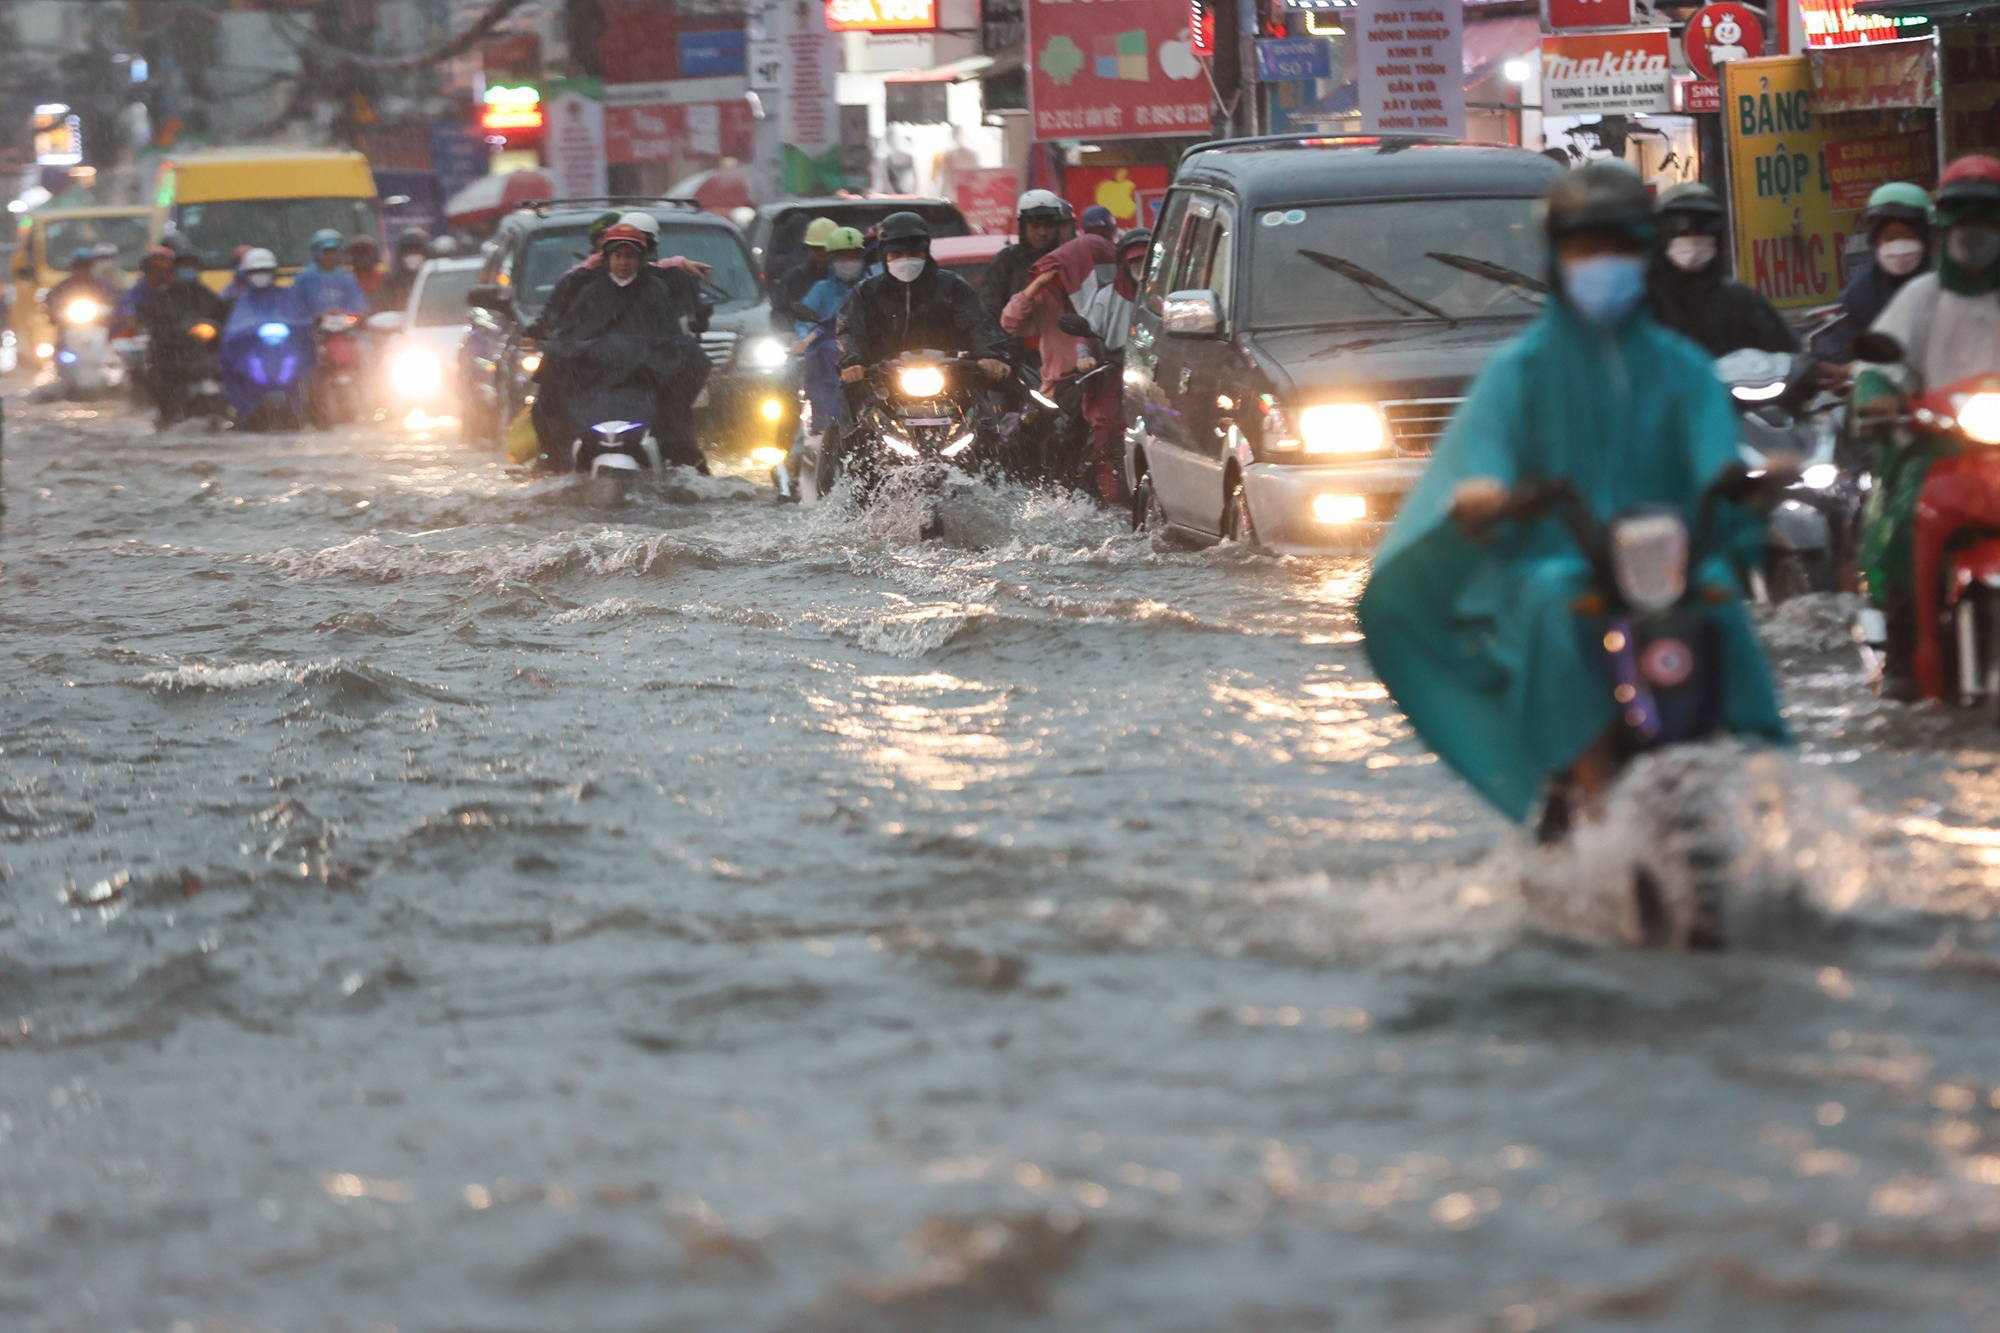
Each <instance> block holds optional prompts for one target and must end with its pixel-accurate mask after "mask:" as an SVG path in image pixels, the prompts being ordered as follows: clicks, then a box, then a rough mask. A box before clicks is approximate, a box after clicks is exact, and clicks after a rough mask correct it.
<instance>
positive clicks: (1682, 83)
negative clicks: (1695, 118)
mask: <svg viewBox="0 0 2000 1333" xmlns="http://www.w3.org/2000/svg"><path fill="white" fill-rule="evenodd" d="M1674 110H1676V111H1680V112H1685V113H1687V114H1690V115H1694V114H1699V113H1702V112H1714V111H1720V110H1722V85H1721V84H1719V83H1710V82H1709V81H1708V80H1707V79H1675V80H1674Z"/></svg>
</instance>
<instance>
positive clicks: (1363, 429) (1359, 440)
mask: <svg viewBox="0 0 2000 1333" xmlns="http://www.w3.org/2000/svg"><path fill="white" fill-rule="evenodd" d="M1299 439H1300V440H1302V441H1303V442H1304V443H1305V447H1306V452H1307V453H1309V454H1350V455H1352V454H1375V453H1380V452H1382V449H1383V446H1384V445H1386V444H1387V443H1388V440H1389V427H1388V423H1386V422H1385V421H1383V420H1382V414H1381V413H1380V412H1378V411H1376V410H1375V409H1374V408H1373V407H1371V406H1369V405H1368V404H1367V403H1321V404H1319V405H1317V406H1314V407H1308V408H1307V409H1306V410H1305V411H1303V412H1301V413H1299Z"/></svg>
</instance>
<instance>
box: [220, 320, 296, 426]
mask: <svg viewBox="0 0 2000 1333" xmlns="http://www.w3.org/2000/svg"><path fill="white" fill-rule="evenodd" d="M220 366H221V371H222V396H223V398H224V399H225V400H226V401H227V402H228V404H229V410H230V414H231V415H232V416H233V417H234V418H235V420H236V425H237V428H238V429H241V430H272V429H295V428H297V427H299V426H302V425H304V424H305V419H306V385H307V382H308V381H309V380H310V378H311V374H312V366H313V326H312V324H311V323H310V322H309V321H303V320H281V319H272V320H266V321H264V322H263V323H261V324H249V323H244V324H240V325H238V326H237V327H236V328H234V329H230V330H227V331H225V332H224V334H223V337H222V345H221V353H220Z"/></svg>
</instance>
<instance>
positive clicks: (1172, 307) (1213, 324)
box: [1162, 290, 1222, 338]
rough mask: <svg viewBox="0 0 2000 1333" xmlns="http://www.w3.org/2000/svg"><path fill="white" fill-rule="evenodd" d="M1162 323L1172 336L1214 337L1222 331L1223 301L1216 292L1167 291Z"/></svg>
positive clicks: (1170, 336)
mask: <svg viewBox="0 0 2000 1333" xmlns="http://www.w3.org/2000/svg"><path fill="white" fill-rule="evenodd" d="M1162 322H1163V323H1164V325H1165V327H1166V332H1167V336H1168V337H1169V338H1213V337H1215V336H1216V335H1217V334H1219V333H1221V332H1222V302H1221V300H1220V299H1218V298H1217V296H1216V294H1215V293H1214V292H1204V291H1194V290H1189V291H1182V292H1168V293H1167V303H1166V307H1165V311H1164V314H1163V315H1162Z"/></svg>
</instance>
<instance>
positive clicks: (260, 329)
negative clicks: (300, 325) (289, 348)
mask: <svg viewBox="0 0 2000 1333" xmlns="http://www.w3.org/2000/svg"><path fill="white" fill-rule="evenodd" d="M291 336H292V330H291V326H290V325H288V324H284V323H281V322H279V321H278V320H275V319H274V320H272V321H271V322H270V323H269V324H259V325H258V326H257V337H258V338H259V339H261V340H262V341H263V343H264V345H265V346H266V347H276V346H277V345H278V344H279V343H281V342H283V341H284V340H285V339H287V338H289V337H291Z"/></svg>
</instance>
